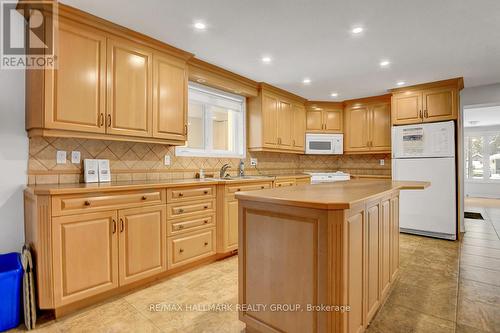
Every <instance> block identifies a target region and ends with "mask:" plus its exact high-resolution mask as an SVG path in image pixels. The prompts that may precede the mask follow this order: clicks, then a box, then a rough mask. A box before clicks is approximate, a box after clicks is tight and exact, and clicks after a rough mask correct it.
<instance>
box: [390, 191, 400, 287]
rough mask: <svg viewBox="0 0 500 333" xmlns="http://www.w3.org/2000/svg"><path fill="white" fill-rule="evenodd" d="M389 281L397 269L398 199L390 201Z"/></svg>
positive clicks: (394, 275)
mask: <svg viewBox="0 0 500 333" xmlns="http://www.w3.org/2000/svg"><path fill="white" fill-rule="evenodd" d="M390 238H391V280H392V279H394V278H395V277H396V273H397V271H398V268H399V197H395V198H392V199H391V237H390Z"/></svg>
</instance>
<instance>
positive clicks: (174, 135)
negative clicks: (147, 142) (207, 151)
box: [153, 54, 188, 141]
mask: <svg viewBox="0 0 500 333" xmlns="http://www.w3.org/2000/svg"><path fill="white" fill-rule="evenodd" d="M187 85H188V82H187V71H186V64H185V63H184V62H183V61H181V60H177V59H174V58H171V57H169V56H166V55H160V54H154V56H153V136H154V137H155V138H162V139H171V140H180V141H185V140H186V134H187V131H186V125H187V122H186V119H187Z"/></svg>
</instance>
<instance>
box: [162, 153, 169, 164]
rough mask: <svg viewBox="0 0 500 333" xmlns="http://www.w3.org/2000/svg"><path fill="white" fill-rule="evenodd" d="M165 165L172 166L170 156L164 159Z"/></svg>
mask: <svg viewBox="0 0 500 333" xmlns="http://www.w3.org/2000/svg"><path fill="white" fill-rule="evenodd" d="M163 164H164V165H170V155H165V158H164V159H163Z"/></svg>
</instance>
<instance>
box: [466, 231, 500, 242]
mask: <svg viewBox="0 0 500 333" xmlns="http://www.w3.org/2000/svg"><path fill="white" fill-rule="evenodd" d="M464 238H465V239H467V238H473V239H485V240H499V239H498V236H497V234H496V232H493V231H492V232H489V233H482V232H473V231H467V232H466V233H465V235H464Z"/></svg>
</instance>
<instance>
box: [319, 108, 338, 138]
mask: <svg viewBox="0 0 500 333" xmlns="http://www.w3.org/2000/svg"><path fill="white" fill-rule="evenodd" d="M323 117H324V120H323V122H324V123H325V132H328V133H342V110H325V111H323Z"/></svg>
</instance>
